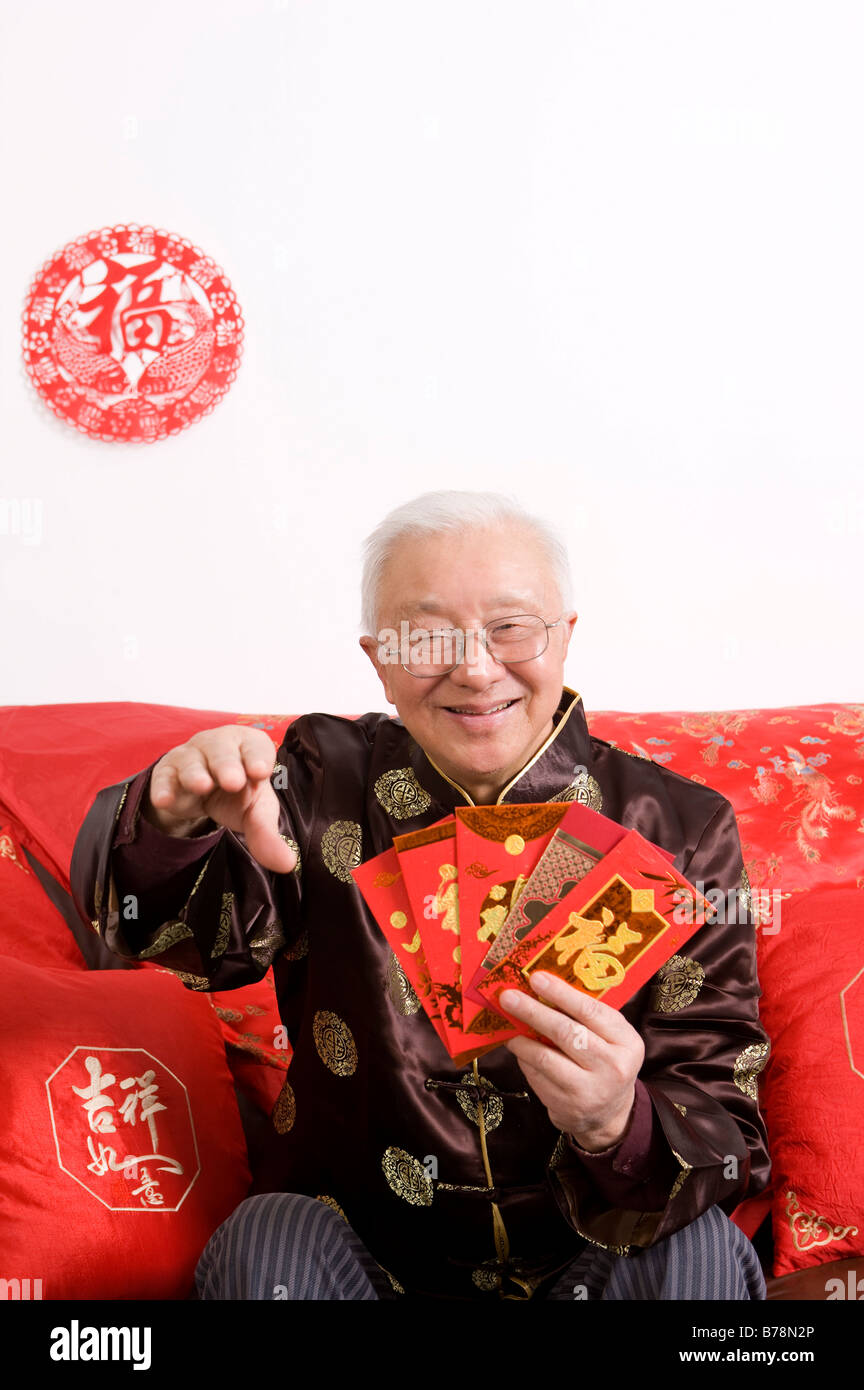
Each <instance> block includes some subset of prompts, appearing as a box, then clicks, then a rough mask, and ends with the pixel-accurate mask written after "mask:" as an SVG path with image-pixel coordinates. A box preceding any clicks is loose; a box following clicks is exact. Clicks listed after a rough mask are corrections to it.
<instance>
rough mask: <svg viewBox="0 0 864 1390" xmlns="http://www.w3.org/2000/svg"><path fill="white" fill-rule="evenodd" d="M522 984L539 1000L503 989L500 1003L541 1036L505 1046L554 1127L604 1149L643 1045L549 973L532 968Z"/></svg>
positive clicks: (613, 1012)
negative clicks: (541, 998)
mask: <svg viewBox="0 0 864 1390" xmlns="http://www.w3.org/2000/svg"><path fill="white" fill-rule="evenodd" d="M529 983H530V985H531V987H532V989H533V990H534V991H535V992H536V993H537V994H540V995H542V997H543V1000H544V1001H545V1002H543V1003H541V1002H540V1000H539V999H532V998H531V996H530V995H529V994H524V993H522V991H521V990H515V989H507V990H502V992H501V994H500V996H499V999H500V1002H501V1006H502V1008H504V1009H506V1010H507V1013H508V1014H510V1015H512V1017H513V1018H514V1019H518V1021H519V1022H520V1023H527V1024H528V1025H529V1027H531V1028H533V1029H534V1030H535V1031H536V1032H538V1033H542V1034H543V1037H544V1038H548V1039H549V1041H548V1043H547V1042H539V1041H538V1040H537V1039H536V1038H524V1037H518V1038H513V1039H512V1040H511V1041H510V1042H508V1043H507V1047H508V1048H509V1049H510V1051H511V1052H512V1053H513V1055H514V1057H515V1058H516V1059H517V1061H518V1063H519V1065H520V1067H521V1068H522V1071H523V1073H524V1075H525V1079H526V1081H527V1082H528V1084H529V1086H530V1087H531V1089H532V1091H534V1092H535V1094H536V1095H538V1096H539V1097H540V1099H541V1101H542V1102H543V1104H544V1105H545V1106H546V1109H547V1110H548V1112H549V1118H550V1120H551V1121H552V1123H553V1125H555V1127H556V1128H557V1129H561V1130H563V1131H564V1133H565V1134H569V1135H571V1136H572V1137H573V1138H574V1139H575V1140H576V1143H577V1144H578V1145H579V1146H580V1147H581V1148H583V1149H587V1150H588V1151H589V1152H591V1153H599V1152H600V1151H601V1150H602V1149H608V1148H611V1147H612V1145H613V1144H617V1143H618V1141H619V1140H620V1139H621V1138H622V1137H623V1135H624V1131H625V1130H626V1128H627V1124H628V1121H629V1119H630V1113H631V1111H632V1109H633V1102H634V1100H635V1097H636V1088H635V1081H636V1077H637V1076H638V1075H639V1069H640V1068H641V1066H642V1062H643V1060H644V1057H645V1045H644V1043H643V1042H642V1039H641V1038H640V1036H639V1034H638V1033H637V1032H636V1029H635V1028H633V1027H632V1026H631V1025H630V1024H629V1023H628V1022H627V1020H626V1018H624V1017H623V1016H622V1015H621V1014H620V1013H618V1011H617V1009H612V1008H610V1007H609V1005H608V1004H604V1003H603V1002H602V1000H600V999H591V998H590V997H589V996H588V995H587V994H582V993H581V992H580V991H579V990H578V989H573V988H572V986H570V985H568V984H565V983H564V981H563V980H559V979H558V978H557V977H556V976H554V975H547V974H545V973H538V974H533V975H531V976H530V978H529Z"/></svg>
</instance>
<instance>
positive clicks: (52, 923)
mask: <svg viewBox="0 0 864 1390" xmlns="http://www.w3.org/2000/svg"><path fill="white" fill-rule="evenodd" d="M0 955H5V956H14V957H15V959H16V960H21V961H24V962H25V963H26V964H28V965H36V966H51V967H53V968H54V969H55V970H86V969H87V965H86V962H85V960H84V957H83V956H82V954H81V952H80V951H79V950H78V947H77V946H76V944H75V938H74V937H73V935H72V933H71V931H70V930H69V928H68V926H67V925H66V923H65V922H64V920H63V918H62V917H61V915H60V913H59V912H58V911H57V909H56V907H54V905H53V903H52V902H51V901H50V900H49V898H48V895H47V894H46V892H45V889H44V888H43V887H42V884H41V883H40V882H39V880H38V878H37V877H36V875H35V873H34V872H33V870H32V869H31V867H30V865H29V864H28V862H27V858H26V856H25V854H24V851H23V849H22V847H21V844H20V841H19V840H18V838H17V837H16V836H15V835H14V834H13V833H12V829H11V826H9V825H5V826H4V825H3V824H2V823H0Z"/></svg>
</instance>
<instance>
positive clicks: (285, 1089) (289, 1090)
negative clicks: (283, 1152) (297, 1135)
mask: <svg viewBox="0 0 864 1390" xmlns="http://www.w3.org/2000/svg"><path fill="white" fill-rule="evenodd" d="M270 1118H271V1119H272V1121H273V1128H274V1129H275V1130H276V1133H277V1134H287V1133H288V1131H289V1130H290V1129H293V1127H294V1121H295V1120H296V1118H297V1101H296V1099H295V1097H294V1087H293V1086H292V1085H291V1083H290V1081H288V1080H285V1081H283V1083H282V1090H281V1091H280V1092H279V1095H278V1096H277V1097H276V1104H275V1105H274V1106H273V1112H272V1114H271V1116H270Z"/></svg>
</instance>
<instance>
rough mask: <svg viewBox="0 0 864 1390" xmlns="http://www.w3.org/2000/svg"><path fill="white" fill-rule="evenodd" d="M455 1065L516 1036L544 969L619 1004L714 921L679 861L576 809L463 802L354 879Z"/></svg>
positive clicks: (403, 838)
mask: <svg viewBox="0 0 864 1390" xmlns="http://www.w3.org/2000/svg"><path fill="white" fill-rule="evenodd" d="M352 873H353V876H354V879H355V881H356V883H357V885H358V887H359V889H360V891H361V893H362V894H363V897H364V898H365V900H366V902H367V903H368V905H369V907H370V909H371V911H372V914H373V916H374V918H375V921H376V922H377V923H378V926H379V927H380V928H381V930H382V932H383V933H384V936H385V937H386V938H387V941H388V942H389V944H390V946H391V947H392V949H393V951H394V953H395V955H396V958H397V960H398V961H399V963H400V965H401V966H402V969H403V970H404V972H405V974H406V976H407V978H408V979H409V980H410V982H411V984H412V986H413V988H414V990H415V992H416V994H417V995H418V997H419V999H420V1003H421V1004H422V1006H423V1008H424V1010H425V1011H426V1014H427V1015H428V1017H429V1019H430V1020H431V1022H432V1026H433V1027H434V1029H435V1031H436V1033H437V1034H438V1036H439V1038H440V1039H441V1041H442V1043H443V1044H444V1047H445V1048H446V1049H447V1052H448V1053H449V1054H450V1056H451V1057H452V1058H453V1059H454V1060H455V1061H456V1062H457V1064H459V1065H463V1064H464V1063H466V1062H468V1061H470V1060H471V1059H472V1058H474V1057H479V1056H482V1054H483V1053H484V1052H489V1051H490V1050H491V1049H492V1048H494V1047H500V1045H501V1044H502V1043H504V1042H507V1041H508V1039H510V1038H513V1037H516V1035H517V1034H519V1033H524V1034H529V1035H533V1036H536V1034H532V1030H531V1029H530V1028H528V1027H527V1026H526V1025H524V1024H522V1023H517V1022H514V1021H513V1020H512V1019H510V1018H508V1017H507V1015H506V1013H505V1012H504V1010H503V1008H502V1007H501V1006H500V1004H499V1003H498V996H499V994H500V993H501V991H502V990H503V989H507V988H512V987H516V988H520V987H521V988H523V989H524V987H525V985H526V982H527V980H528V978H529V977H530V975H531V974H532V973H533V972H534V971H535V970H544V971H546V972H547V973H549V974H552V975H557V976H558V977H559V978H560V979H562V980H565V981H566V982H567V983H568V984H569V985H572V986H573V988H574V989H577V990H581V991H582V992H583V993H585V994H588V995H591V996H593V997H594V998H595V999H602V1000H603V1001H604V1003H606V1004H611V1005H612V1006H613V1007H614V1008H620V1006H621V1005H622V1004H624V1003H626V1002H627V1000H628V999H630V998H631V997H632V996H633V995H634V994H635V993H636V991H637V990H638V989H640V988H641V987H642V985H644V984H645V982H646V981H647V980H649V979H650V978H651V976H652V975H654V974H655V973H656V971H657V970H659V969H660V967H661V966H662V965H664V964H665V962H666V961H667V960H669V958H670V956H673V955H675V953H676V952H677V951H679V950H680V949H681V947H682V946H683V944H684V942H685V941H687V940H688V938H689V937H691V936H692V935H693V933H694V932H695V931H697V930H698V928H699V927H701V926H703V925H704V924H705V922H706V920H708V917H709V915H710V913H711V911H712V909H711V905H710V904H709V903H708V902H707V900H706V899H705V898H703V897H702V896H701V895H700V894H699V893H697V892H696V891H695V889H694V888H693V887H692V885H691V884H689V883H688V882H687V880H686V879H685V878H684V877H683V876H682V875H681V874H679V873H678V872H677V870H676V869H675V868H673V866H672V855H670V854H669V853H668V852H667V851H666V850H664V849H660V848H659V847H658V846H657V845H653V844H651V843H650V842H649V841H648V840H646V839H644V838H643V836H641V835H640V834H639V833H638V831H636V830H626V829H625V828H624V826H622V825H619V824H618V823H617V821H613V820H610V819H609V818H608V817H607V816H601V815H600V814H599V813H598V812H597V811H592V810H590V809H589V808H588V807H587V806H582V805H579V804H578V803H571V804H567V803H554V802H553V803H542V804H540V805H534V804H525V805H510V806H506V805H505V806H470V807H468V806H466V807H462V806H460V807H458V808H457V810H456V812H455V814H454V815H452V816H447V817H445V819H444V820H440V821H436V823H435V824H434V825H430V826H427V827H426V828H425V829H424V830H415V831H412V832H411V833H410V834H407V835H397V836H396V837H395V838H394V840H393V848H392V849H388V850H386V851H385V853H384V854H379V855H378V856H377V857H376V858H375V859H370V860H367V862H366V863H365V864H361V865H360V866H359V868H356V869H354V870H352Z"/></svg>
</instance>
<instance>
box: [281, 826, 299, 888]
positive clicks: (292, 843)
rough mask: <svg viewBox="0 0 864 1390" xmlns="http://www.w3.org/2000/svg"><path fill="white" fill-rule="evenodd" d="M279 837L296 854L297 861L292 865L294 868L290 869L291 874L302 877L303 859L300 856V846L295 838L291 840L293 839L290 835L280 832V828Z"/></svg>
mask: <svg viewBox="0 0 864 1390" xmlns="http://www.w3.org/2000/svg"><path fill="white" fill-rule="evenodd" d="M279 839H280V840H284V841H285V843H286V845H287V846H288V848H289V849H293V851H294V853H295V854H296V855H297V863H296V864H295V865H294V868H293V869H292V870H291V872H292V874H296V875H297V877H298V878H302V877H303V861H302V859H301V858H300V846H299V845H298V843H297V841H296V840H293V839H292V838H291V836H290V835H283V834H282V832H281V830H280V832H279Z"/></svg>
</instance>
